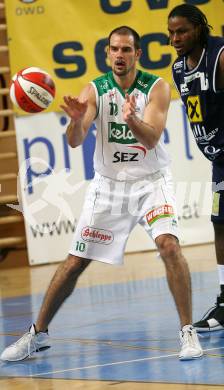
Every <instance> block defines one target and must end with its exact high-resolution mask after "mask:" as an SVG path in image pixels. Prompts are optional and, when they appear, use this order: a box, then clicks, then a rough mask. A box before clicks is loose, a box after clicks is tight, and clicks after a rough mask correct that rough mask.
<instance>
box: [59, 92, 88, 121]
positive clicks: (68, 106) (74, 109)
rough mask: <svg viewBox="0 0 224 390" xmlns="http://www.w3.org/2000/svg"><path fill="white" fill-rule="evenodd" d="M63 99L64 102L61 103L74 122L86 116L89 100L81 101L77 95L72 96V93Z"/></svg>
mask: <svg viewBox="0 0 224 390" xmlns="http://www.w3.org/2000/svg"><path fill="white" fill-rule="evenodd" d="M63 100H64V104H61V105H60V107H61V108H62V110H64V111H65V112H66V114H68V116H70V118H71V119H72V120H73V121H74V122H77V121H79V120H81V119H82V118H83V117H84V115H85V113H86V110H87V107H88V100H85V101H82V102H81V101H79V99H78V98H77V97H72V96H70V95H68V96H64V97H63Z"/></svg>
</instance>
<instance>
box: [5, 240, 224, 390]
mask: <svg viewBox="0 0 224 390" xmlns="http://www.w3.org/2000/svg"><path fill="white" fill-rule="evenodd" d="M183 252H184V255H185V257H186V258H187V261H188V263H189V267H190V270H191V271H192V272H202V271H204V272H208V271H214V270H215V269H216V260H215V252H214V246H213V245H212V244H209V245H201V246H193V247H188V248H187V247H186V248H183ZM56 268H57V264H51V265H42V266H33V267H21V268H16V269H3V270H1V272H0V295H1V298H7V297H17V296H22V295H30V294H37V293H43V292H44V291H45V290H46V288H47V286H48V283H49V281H50V279H51V277H52V275H53V274H54V272H55V269H56ZM164 274H165V273H164V266H163V264H162V261H160V259H159V258H158V254H157V253H156V252H154V251H151V252H148V253H146V252H144V253H135V254H129V255H126V256H125V265H124V266H123V267H111V266H109V265H106V264H101V263H98V262H95V263H93V264H92V265H91V266H90V267H89V268H88V269H87V270H86V272H85V273H84V274H83V275H82V277H81V278H80V280H79V282H78V287H87V286H88V287H90V286H96V285H103V284H108V283H115V284H116V283H121V282H127V281H132V280H135V279H136V278H137V279H138V280H141V279H142V280H144V279H145V278H152V279H156V278H160V277H161V276H164ZM109 388H115V389H119V390H146V389H147V390H163V389H164V390H165V389H166V390H206V389H209V390H215V389H216V390H217V389H218V388H220V389H221V388H222V389H223V386H213V385H204V384H203V385H195V384H194V385H190V384H174V383H171V384H169V383H144V382H127V381H124V382H123V381H118V382H117V381H92V380H71V379H68V380H64V379H63V380H62V379H36V378H1V379H0V389H1V390H12V389H13V390H28V389H29V390H30V389H41V390H55V389H85V390H87V389H88V390H98V389H99V390H103V389H109Z"/></svg>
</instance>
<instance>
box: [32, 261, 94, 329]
mask: <svg viewBox="0 0 224 390" xmlns="http://www.w3.org/2000/svg"><path fill="white" fill-rule="evenodd" d="M90 261H91V260H87V259H83V258H80V257H76V256H73V255H69V256H68V258H67V260H65V261H64V262H63V263H62V264H60V265H59V267H58V269H57V271H56V273H55V275H54V276H53V278H52V280H51V283H50V285H49V287H48V290H47V292H46V294H45V298H44V301H43V303H42V306H41V309H40V312H39V316H38V319H37V322H36V325H35V326H36V331H37V332H40V331H42V332H44V331H46V329H47V327H48V325H49V323H50V321H51V320H52V318H53V317H54V315H55V314H56V312H57V311H58V309H59V308H60V306H61V305H62V303H63V302H64V301H65V299H66V298H67V297H68V296H69V295H70V294H71V293H72V291H73V290H74V288H75V285H76V282H77V280H78V277H79V276H80V275H81V273H82V272H83V271H84V269H85V268H86V267H87V266H88V265H89V263H90Z"/></svg>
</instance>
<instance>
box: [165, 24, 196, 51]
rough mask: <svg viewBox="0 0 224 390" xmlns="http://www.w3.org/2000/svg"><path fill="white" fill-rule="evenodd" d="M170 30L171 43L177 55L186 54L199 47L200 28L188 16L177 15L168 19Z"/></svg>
mask: <svg viewBox="0 0 224 390" xmlns="http://www.w3.org/2000/svg"><path fill="white" fill-rule="evenodd" d="M168 31H169V38H170V43H171V45H172V46H173V47H174V48H175V50H176V52H177V55H178V56H181V55H186V54H188V53H191V52H192V51H193V50H194V49H196V48H198V46H199V45H200V44H199V28H198V27H197V26H194V25H193V24H192V23H191V22H189V21H188V19H187V18H185V17H182V16H175V17H172V18H169V19H168Z"/></svg>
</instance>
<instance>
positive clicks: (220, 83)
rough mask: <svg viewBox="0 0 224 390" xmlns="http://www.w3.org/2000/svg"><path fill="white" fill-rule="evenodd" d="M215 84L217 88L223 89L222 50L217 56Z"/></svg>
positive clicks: (223, 55)
mask: <svg viewBox="0 0 224 390" xmlns="http://www.w3.org/2000/svg"><path fill="white" fill-rule="evenodd" d="M217 86H218V89H219V90H220V89H222V90H223V89H224V50H223V51H222V53H221V54H220V56H219V63H218V70H217Z"/></svg>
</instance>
